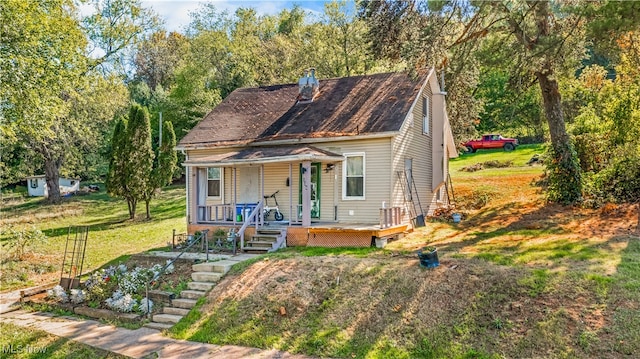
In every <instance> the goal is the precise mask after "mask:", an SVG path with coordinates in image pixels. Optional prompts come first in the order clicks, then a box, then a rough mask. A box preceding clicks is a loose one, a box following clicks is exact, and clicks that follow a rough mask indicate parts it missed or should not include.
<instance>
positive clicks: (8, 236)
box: [1, 225, 47, 260]
mask: <svg viewBox="0 0 640 359" xmlns="http://www.w3.org/2000/svg"><path fill="white" fill-rule="evenodd" d="M1 235H2V237H4V239H3V243H2V250H3V252H5V253H7V254H9V256H11V257H13V258H16V259H18V260H22V259H23V258H24V255H25V254H26V253H27V251H28V250H29V249H30V248H32V247H34V246H36V245H38V244H43V243H46V241H47V236H46V235H45V234H44V233H42V231H41V230H39V229H37V228H36V226H34V225H31V226H30V227H23V228H21V229H15V228H14V227H9V228H6V229H3V231H2V233H1Z"/></svg>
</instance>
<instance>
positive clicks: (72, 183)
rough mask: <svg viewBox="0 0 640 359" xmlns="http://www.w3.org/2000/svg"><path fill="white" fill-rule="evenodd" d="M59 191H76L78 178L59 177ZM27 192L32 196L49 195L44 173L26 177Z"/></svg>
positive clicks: (78, 187) (63, 192)
mask: <svg viewBox="0 0 640 359" xmlns="http://www.w3.org/2000/svg"><path fill="white" fill-rule="evenodd" d="M58 184H59V186H60V193H61V194H63V195H65V194H68V193H76V192H78V190H79V189H80V180H79V179H77V178H64V177H60V179H59V182H58ZM27 192H28V193H29V196H32V197H43V196H44V197H49V186H47V181H46V179H45V176H44V175H39V176H30V177H27Z"/></svg>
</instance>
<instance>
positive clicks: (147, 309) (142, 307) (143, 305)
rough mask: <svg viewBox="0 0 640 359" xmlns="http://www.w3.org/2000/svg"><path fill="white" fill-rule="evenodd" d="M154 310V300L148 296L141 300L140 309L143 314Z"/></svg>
mask: <svg viewBox="0 0 640 359" xmlns="http://www.w3.org/2000/svg"><path fill="white" fill-rule="evenodd" d="M147 304H148V305H147ZM152 310H153V301H152V300H151V299H148V298H146V297H145V298H142V299H141V300H140V305H139V306H138V311H140V312H142V313H143V314H147V313H149V312H150V311H152Z"/></svg>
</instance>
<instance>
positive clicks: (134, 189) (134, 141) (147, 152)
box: [123, 104, 154, 219]
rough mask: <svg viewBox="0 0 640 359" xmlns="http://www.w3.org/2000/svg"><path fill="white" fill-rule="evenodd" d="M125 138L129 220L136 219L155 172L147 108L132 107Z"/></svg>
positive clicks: (125, 180) (136, 105) (125, 186)
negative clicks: (137, 211) (139, 204)
mask: <svg viewBox="0 0 640 359" xmlns="http://www.w3.org/2000/svg"><path fill="white" fill-rule="evenodd" d="M125 137H126V140H125V141H126V143H125V145H124V151H123V158H124V161H125V162H126V167H125V171H124V190H125V193H124V194H123V196H124V197H125V198H126V199H127V202H128V204H129V218H130V219H134V218H135V215H136V206H137V204H138V201H139V200H143V199H144V198H145V193H146V192H147V189H148V188H149V187H150V186H151V171H152V170H153V159H154V153H153V148H152V147H151V127H150V122H149V112H148V111H147V109H146V108H144V107H142V106H140V105H138V104H134V105H132V106H131V109H130V111H129V123H128V125H127V132H126V136H125Z"/></svg>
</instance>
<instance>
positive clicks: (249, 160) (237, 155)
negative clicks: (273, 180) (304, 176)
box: [183, 145, 344, 167]
mask: <svg viewBox="0 0 640 359" xmlns="http://www.w3.org/2000/svg"><path fill="white" fill-rule="evenodd" d="M343 159H344V157H343V156H342V155H340V154H337V153H333V152H329V151H325V150H321V149H319V148H316V147H313V146H305V145H298V146H276V147H262V146H261V147H249V148H245V149H242V150H239V151H229V152H227V153H224V154H218V155H211V156H206V157H200V158H197V159H193V160H188V161H185V162H184V164H183V165H184V166H185V167H208V166H229V165H252V164H264V163H276V162H300V161H312V162H337V161H342V160H343Z"/></svg>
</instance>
